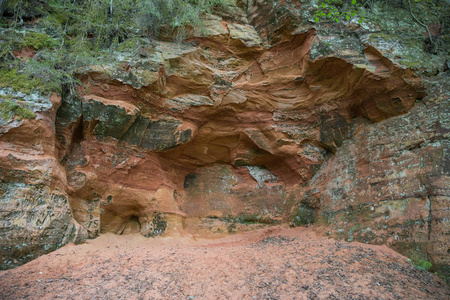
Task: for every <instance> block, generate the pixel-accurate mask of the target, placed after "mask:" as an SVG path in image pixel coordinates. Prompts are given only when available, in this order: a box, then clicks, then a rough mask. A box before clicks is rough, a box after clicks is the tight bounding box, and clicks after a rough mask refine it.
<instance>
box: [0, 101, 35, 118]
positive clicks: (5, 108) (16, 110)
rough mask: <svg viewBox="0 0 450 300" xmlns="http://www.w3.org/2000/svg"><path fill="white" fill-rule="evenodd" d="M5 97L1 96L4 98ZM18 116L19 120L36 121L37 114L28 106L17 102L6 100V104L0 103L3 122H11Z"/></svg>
mask: <svg viewBox="0 0 450 300" xmlns="http://www.w3.org/2000/svg"><path fill="white" fill-rule="evenodd" d="M3 97H4V96H0V98H3ZM15 116H17V118H18V119H19V120H21V119H23V118H26V119H34V118H35V117H36V114H35V113H34V112H32V111H31V110H30V109H29V108H27V107H26V105H24V104H22V103H19V102H15V101H12V100H6V101H4V102H0V118H2V119H3V120H9V119H12V118H14V117H15Z"/></svg>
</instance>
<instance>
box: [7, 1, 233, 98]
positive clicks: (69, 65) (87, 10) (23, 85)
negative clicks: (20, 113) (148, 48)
mask: <svg viewBox="0 0 450 300" xmlns="http://www.w3.org/2000/svg"><path fill="white" fill-rule="evenodd" d="M233 3H234V1H233V0H146V1H140V0H77V1H75V0H49V1H41V0H0V13H2V12H3V11H6V12H7V13H5V15H4V16H3V17H2V16H1V15H0V25H1V27H0V67H1V70H0V76H1V77H0V87H10V88H12V89H13V90H15V91H21V92H24V93H27V94H29V93H31V92H33V91H37V92H41V93H45V94H47V93H49V92H50V91H56V92H61V86H63V85H66V86H67V85H73V84H76V83H77V80H76V76H75V72H76V71H77V70H78V69H79V68H80V67H85V66H88V65H90V64H93V63H96V62H101V63H108V62H109V61H111V60H112V59H113V57H114V55H113V54H114V53H113V51H115V50H121V51H124V50H125V51H126V50H129V49H132V50H133V51H135V52H137V51H136V50H137V48H139V47H142V46H143V45H144V44H145V43H143V42H142V41H143V39H142V38H147V40H148V38H149V37H153V38H163V39H170V40H177V41H181V40H183V39H184V37H185V36H186V34H187V31H188V30H189V29H190V28H192V27H193V26H201V18H199V16H200V15H201V14H204V13H209V12H211V11H212V10H214V9H217V8H221V9H223V8H225V7H227V6H228V5H230V4H233ZM34 18H39V22H37V23H35V24H33V25H32V26H33V27H32V28H33V30H32V31H31V30H30V29H29V27H28V26H29V25H27V24H25V23H24V20H32V19H34ZM2 27H3V28H2ZM24 47H29V48H33V49H35V50H36V51H37V53H36V55H35V57H34V58H32V59H26V61H25V60H24V61H20V60H19V59H17V58H16V57H15V56H14V55H13V52H14V50H19V49H21V48H24Z"/></svg>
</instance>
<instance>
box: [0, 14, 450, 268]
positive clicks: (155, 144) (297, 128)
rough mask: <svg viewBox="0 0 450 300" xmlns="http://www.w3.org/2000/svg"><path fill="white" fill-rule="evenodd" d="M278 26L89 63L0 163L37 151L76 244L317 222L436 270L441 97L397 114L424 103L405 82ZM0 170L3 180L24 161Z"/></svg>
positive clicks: (385, 65)
mask: <svg viewBox="0 0 450 300" xmlns="http://www.w3.org/2000/svg"><path fill="white" fill-rule="evenodd" d="M264 9H267V8H264ZM264 9H263V8H261V11H264ZM271 13H273V12H271ZM283 14H285V15H286V18H284V17H283V18H281V19H280V20H284V21H283V22H285V21H286V22H285V23H283V22H281V21H280V23H279V24H278V25H277V26H274V27H270V26H269V27H267V26H265V25H264V19H263V18H261V16H260V15H252V14H250V21H251V22H252V23H251V24H253V25H250V24H245V25H243V24H235V23H232V22H228V21H225V20H222V19H220V18H215V17H212V18H211V19H208V20H207V21H206V22H207V24H208V28H207V29H208V32H207V33H206V34H198V33H194V34H193V36H192V37H191V39H190V40H189V41H188V42H189V44H183V45H177V44H172V43H166V42H155V44H154V46H152V47H149V48H142V49H141V50H140V51H139V57H137V56H136V55H134V56H130V57H131V58H127V60H126V62H118V63H117V64H116V65H109V66H91V67H90V68H89V69H88V70H86V71H85V72H84V73H83V74H81V75H80V80H81V82H82V85H81V86H80V87H79V89H78V91H77V92H76V93H66V94H64V95H63V97H62V103H61V105H60V107H59V109H58V112H57V115H56V119H55V113H56V109H57V108H58V105H56V103H55V105H54V106H53V108H52V110H51V112H52V113H51V115H48V116H47V117H45V118H42V119H37V120H32V121H26V122H24V123H23V124H22V125H21V126H19V127H17V128H14V129H11V130H9V131H8V132H7V133H5V134H4V135H2V136H1V138H0V139H1V141H2V142H3V141H4V142H5V143H6V142H8V141H10V140H14V143H9V144H8V145H6V144H5V145H6V146H5V147H4V148H5V149H7V150H5V151H6V152H7V151H9V152H11V151H16V152H23V153H27V155H28V152H29V151H30V150H29V149H28V148H29V147H32V148H33V147H34V148H36V147H38V148H39V149H41V150H39V151H40V152H39V153H37V152H36V151H37V150H36V149H34V148H33V149H34V150H33V151H34V152H32V153H31V152H30V153H29V154H32V155H38V157H40V163H41V164H43V162H44V161H45V159H47V160H49V161H51V163H52V164H53V165H52V166H47V167H45V168H44V167H42V168H41V169H40V170H43V171H42V172H47V171H48V170H52V172H54V173H51V174H54V175H52V177H51V178H52V179H51V180H50V181H49V182H47V183H46V186H47V187H48V188H49V189H58V190H59V191H61V193H63V194H64V195H68V202H69V206H70V211H71V213H72V215H73V218H74V220H75V221H74V223H77V224H80V225H81V227H82V228H83V230H85V231H86V232H87V235H88V236H89V237H90V238H93V237H96V236H98V235H99V234H100V233H104V232H113V233H116V234H126V233H131V232H141V233H142V234H143V235H145V236H155V235H159V234H168V235H170V234H172V235H176V234H179V233H180V232H181V233H182V232H189V233H192V234H196V235H197V234H199V235H201V234H204V235H205V234H208V235H209V234H211V232H212V233H214V234H223V233H229V232H235V231H239V230H245V229H246V228H255V227H257V226H259V225H258V224H277V223H283V222H284V223H287V222H291V221H292V222H293V223H295V224H309V223H314V222H316V221H317V222H318V224H323V225H325V226H324V228H326V230H325V231H330V234H331V235H332V236H337V237H344V238H346V239H349V240H352V239H358V240H362V241H365V242H370V243H390V244H391V245H393V247H395V248H396V249H398V250H399V251H400V252H402V253H407V254H408V253H409V252H408V251H409V249H410V246H411V245H416V246H417V247H416V248H417V249H419V250H418V251H417V253H418V254H417V253H414V254H409V255H410V256H413V255H416V254H417V255H418V256H419V257H418V258H420V259H424V260H430V258H431V260H433V262H435V263H436V265H439V266H443V267H442V268H445V266H448V260H447V258H446V256H445V253H446V251H448V249H447V248H448V230H447V229H446V228H447V227H448V226H447V225H448V224H447V223H448V211H447V210H446V207H447V206H448V205H447V204H448V203H447V202H446V201H447V200H448V199H447V198H448V182H447V179H446V178H447V177H445V176H444V175H442V174H445V172H448V170H447V169H448V168H447V169H445V168H446V167H445V166H446V165H447V163H448V161H447V160H445V157H447V156H448V155H447V152H448V143H447V142H446V141H447V140H448V126H447V125H448V124H447V123H445V122H446V121H445V120H447V121H448V115H446V117H445V116H444V115H443V111H442V110H440V109H439V107H440V108H442V107H444V106H445V105H446V104H448V102H445V101H447V100H445V99H441V100H439V101H440V102H436V103H441V104H436V103H434V102H433V105H431V106H430V107H428V106H426V107H425V106H423V105H422V106H420V107H415V108H414V109H413V110H412V111H410V109H411V108H412V107H413V106H414V104H415V102H416V100H417V99H421V98H423V97H424V95H425V94H424V88H423V87H422V83H421V80H420V78H419V77H417V76H416V75H415V73H414V71H412V70H411V69H408V68H401V67H400V66H397V65H395V64H394V63H392V62H391V61H390V60H389V59H387V58H386V57H384V56H383V55H382V54H381V53H380V52H379V51H378V50H377V49H376V48H374V47H372V46H370V45H367V44H364V43H363V42H362V41H361V40H360V39H359V38H356V37H355V36H350V35H349V36H348V37H346V38H345V39H343V38H341V37H340V35H339V34H337V33H335V34H333V33H332V32H331V33H330V32H326V35H325V34H324V32H323V31H322V32H320V33H318V32H317V31H316V30H315V29H313V28H306V27H305V26H303V27H302V26H299V25H298V24H297V23H298V22H299V21H298V20H297V21H296V22H297V23H295V22H293V21H292V18H291V19H290V18H288V16H289V14H288V12H286V11H285V12H284V13H283ZM289 20H291V21H292V22H291V21H289ZM255 28H256V29H255ZM124 60H125V59H124ZM439 105H441V106H439ZM408 111H410V112H409V113H408ZM406 113H408V114H406ZM405 114H406V115H405ZM446 118H447V119H446ZM446 124H447V125H446ZM446 126H447V127H446ZM41 128H42V129H41ZM33 130H34V132H35V133H36V134H34V135H33V137H32V138H31V139H30V138H29V135H28V134H27V133H28V132H30V131H33ZM22 144H24V145H27V146H26V147H28V148H26V147H25V148H20V150H15V149H16V147H19V146H18V145H22ZM55 145H56V149H55ZM20 147H22V146H20ZM17 149H18V148H17ZM27 151H28V152H27ZM6 152H5V153H6ZM24 155H25V154H24ZM33 157H36V156H33ZM9 160H10V158H8V155H7V153H6V154H5V155H4V156H3V158H2V159H1V161H0V162H1V164H2V166H3V165H5V166H7V167H5V170H12V171H11V172H18V170H20V169H21V168H22V167H21V164H23V163H24V161H26V158H23V157H20V158H18V162H16V163H10V162H9ZM446 170H447V171H446ZM8 172H9V171H8ZM47 173H48V172H47ZM47 173H46V174H47ZM5 174H6V173H5ZM21 176H22V175H21ZM23 177H24V178H27V180H29V179H30V178H32V176H31V175H29V174H28V173H26V174H25V175H23ZM11 178H12V177H11V176H9V177H8V176H5V177H4V178H2V180H4V181H5V182H12V181H13V180H12V179H11ZM5 197H6V196H5ZM8 197H9V196H8ZM10 210H11V211H13V210H14V209H12V208H10ZM248 223H252V224H253V225H252V226H244V225H243V224H248ZM255 224H256V225H255ZM355 226H356V227H355ZM446 247H447V248H446ZM424 255H425V256H424ZM426 255H430V256H429V257H427V256H426ZM5 256H8V254H5Z"/></svg>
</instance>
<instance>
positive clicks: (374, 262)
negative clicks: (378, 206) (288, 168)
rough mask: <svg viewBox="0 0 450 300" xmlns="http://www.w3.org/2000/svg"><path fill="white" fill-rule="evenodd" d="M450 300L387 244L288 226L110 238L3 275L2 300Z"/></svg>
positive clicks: (69, 248) (446, 291) (448, 294)
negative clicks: (215, 235) (220, 234)
mask: <svg viewBox="0 0 450 300" xmlns="http://www.w3.org/2000/svg"><path fill="white" fill-rule="evenodd" d="M22 298H26V299H55V298H62V299H450V289H449V287H448V286H447V285H446V284H445V283H444V282H443V281H442V280H441V279H439V278H438V277H437V276H435V275H434V274H431V273H429V272H426V271H422V270H419V269H417V268H416V267H415V266H413V265H412V264H411V263H410V262H409V261H407V259H406V258H405V257H403V256H401V255H399V254H398V253H396V252H394V251H393V250H390V249H388V248H387V247H385V246H370V245H364V244H360V243H346V242H339V241H335V240H332V239H328V238H326V237H321V236H317V235H316V234H315V233H314V231H313V230H312V229H311V228H297V229H289V228H285V227H282V226H279V227H271V228H266V229H262V230H257V231H253V232H249V233H245V234H236V235H230V236H228V237H226V238H222V239H215V240H200V239H193V238H192V237H177V238H173V237H172V238H169V237H166V238H162V237H159V238H154V239H152V238H150V239H146V238H144V237H142V236H140V235H127V236H115V235H112V234H105V235H102V236H101V237H99V238H97V239H95V240H90V241H88V243H86V244H83V245H78V246H75V245H67V246H65V247H63V248H61V249H59V250H57V251H55V252H53V253H50V254H48V255H45V256H42V257H40V258H38V259H36V260H34V261H32V262H30V263H28V264H26V265H23V266H21V267H19V268H16V269H13V270H9V271H2V272H0V299H22Z"/></svg>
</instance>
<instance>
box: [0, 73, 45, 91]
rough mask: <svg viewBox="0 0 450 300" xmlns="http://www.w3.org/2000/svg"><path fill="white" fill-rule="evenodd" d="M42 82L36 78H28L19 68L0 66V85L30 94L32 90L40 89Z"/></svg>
mask: <svg viewBox="0 0 450 300" xmlns="http://www.w3.org/2000/svg"><path fill="white" fill-rule="evenodd" d="M41 85H42V83H41V82H40V81H39V80H38V79H37V78H29V77H28V76H27V75H25V74H23V73H19V69H18V68H17V67H16V68H11V69H8V68H7V67H3V68H0V87H1V88H11V89H13V90H14V91H17V92H22V93H25V94H30V93H31V92H33V90H38V89H40V86H41Z"/></svg>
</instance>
